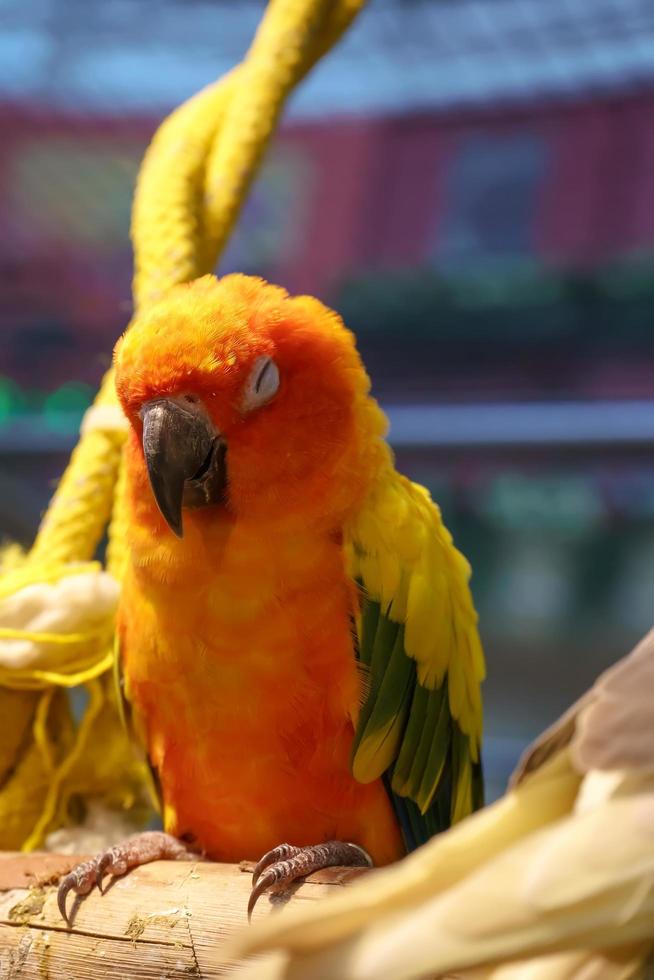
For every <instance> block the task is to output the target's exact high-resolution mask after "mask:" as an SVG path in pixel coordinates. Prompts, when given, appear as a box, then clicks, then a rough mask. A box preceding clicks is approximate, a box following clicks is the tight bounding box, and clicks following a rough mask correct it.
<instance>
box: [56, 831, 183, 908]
mask: <svg viewBox="0 0 654 980" xmlns="http://www.w3.org/2000/svg"><path fill="white" fill-rule="evenodd" d="M200 859H201V858H200V855H199V854H197V852H193V851H192V850H191V849H190V848H189V847H188V845H186V844H184V843H183V842H182V841H181V840H177V838H176V837H172V836H171V835H170V834H164V833H163V831H160V830H151V831H148V832H146V833H144V834H136V835H135V836H134V837H129V838H128V839H127V840H125V841H123V842H122V843H121V844H116V846H115V847H111V848H109V849H108V850H106V851H102V853H101V854H96V856H95V857H93V858H91V859H90V861H83V862H82V863H81V864H78V865H77V866H76V867H75V868H73V870H72V871H70V872H69V873H68V874H67V875H66V877H65V878H62V879H61V881H60V882H59V888H58V890H57V905H58V906H59V911H60V912H61V914H62V916H63V918H64V920H65V922H66V924H67V925H70V919H69V917H68V912H67V911H66V897H67V895H68V892H69V891H74V892H75V894H76V895H88V893H89V892H90V891H91V889H92V888H93V886H94V885H97V886H98V888H99V889H100V891H102V879H103V878H104V876H105V875H107V874H108V875H111V876H112V877H114V878H115V877H117V876H118V875H124V874H125V873H126V872H127V871H129V870H130V868H138V867H139V866H140V865H141V864H148V863H149V862H150V861H197V860H200Z"/></svg>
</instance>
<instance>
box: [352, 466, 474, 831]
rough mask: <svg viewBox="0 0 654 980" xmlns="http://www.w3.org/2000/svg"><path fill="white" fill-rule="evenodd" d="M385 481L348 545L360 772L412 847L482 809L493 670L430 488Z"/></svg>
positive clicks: (391, 475)
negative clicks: (362, 679) (486, 705)
mask: <svg viewBox="0 0 654 980" xmlns="http://www.w3.org/2000/svg"><path fill="white" fill-rule="evenodd" d="M386 477H387V478H386V479H385V480H384V481H382V482H381V483H380V484H379V485H378V487H377V488H376V490H375V492H374V493H373V494H372V495H371V497H370V498H369V500H368V501H367V502H366V505H365V506H364V507H363V508H362V510H361V512H360V513H359V514H358V515H357V518H356V520H354V521H353V522H352V523H351V524H350V526H349V527H348V529H347V534H346V539H345V548H346V555H347V559H348V566H349V571H350V574H351V575H352V577H353V578H354V579H355V580H356V581H357V582H358V583H359V585H360V589H361V609H360V614H359V616H358V617H357V635H358V656H359V660H360V662H361V665H362V668H363V670H364V672H365V674H366V683H365V688H366V695H365V699H364V702H363V705H362V706H361V710H360V713H359V717H358V719H357V724H356V732H355V738H354V744H353V749H352V771H353V773H354V775H355V777H356V778H357V779H358V780H359V781H361V782H364V783H367V782H371V781H372V780H374V779H379V778H383V779H384V781H385V783H386V786H387V788H388V791H389V793H390V795H391V798H392V799H393V803H394V805H395V808H396V812H397V814H398V818H399V820H400V823H401V826H402V828H403V831H404V836H405V840H406V843H407V847H408V848H411V847H413V846H415V845H417V844H420V843H422V842H424V841H425V840H427V839H428V838H429V837H430V836H432V835H433V834H434V833H436V832H438V831H439V830H443V829H445V827H447V826H449V825H450V824H451V823H455V822H457V821H458V820H460V819H461V818H462V817H464V816H466V815H467V814H468V813H470V812H471V811H472V810H473V809H476V808H477V807H479V806H480V805H481V804H482V799H483V791H482V777H481V763H480V754H479V753H480V746H481V733H482V706H481V693H480V685H481V681H482V680H483V677H484V673H485V670H484V658H483V653H482V650H481V644H480V641H479V635H478V631H477V614H476V612H475V609H474V606H473V602H472V597H471V594H470V589H469V586H468V579H469V577H470V568H469V566H468V563H467V562H466V560H465V559H464V558H463V556H462V555H461V554H460V552H458V551H457V550H456V548H455V547H454V545H453V543H452V538H451V536H450V534H449V533H448V531H447V529H446V528H445V527H444V525H443V523H442V521H441V516H440V512H439V510H438V508H437V506H436V505H435V504H434V503H433V501H432V500H431V499H430V497H429V494H428V493H427V491H426V490H424V488H423V487H419V486H417V485H416V484H413V483H411V482H410V481H409V480H406V479H405V478H404V477H402V476H400V475H399V474H397V473H396V472H395V471H394V470H389V471H387V474H386Z"/></svg>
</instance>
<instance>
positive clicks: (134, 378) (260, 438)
mask: <svg viewBox="0 0 654 980" xmlns="http://www.w3.org/2000/svg"><path fill="white" fill-rule="evenodd" d="M114 360H115V369H116V389H117V392H118V396H119V399H120V402H121V404H122V407H123V410H124V412H125V414H126V416H127V418H128V420H129V422H130V424H131V428H132V436H131V440H130V446H129V450H128V452H129V460H130V467H131V469H132V471H133V468H134V467H136V471H137V475H138V474H139V473H140V475H141V476H143V477H145V474H147V479H148V480H149V483H150V487H151V489H152V493H153V495H154V499H155V500H156V503H157V505H158V508H159V510H160V512H161V514H162V515H163V517H164V518H165V520H166V522H167V523H168V525H169V526H170V528H171V529H172V530H173V531H174V532H175V534H177V535H178V536H179V537H181V536H182V533H183V522H184V517H183V515H184V512H185V511H187V510H192V509H196V508H204V507H206V506H208V505H216V506H218V507H220V508H222V509H223V510H226V511H228V512H230V513H232V514H234V515H240V516H242V517H253V518H257V519H269V518H273V517H274V516H275V515H276V514H277V515H278V514H279V513H280V508H281V509H283V510H284V511H288V510H290V509H293V510H294V511H295V512H296V513H298V515H300V516H302V518H303V519H306V520H316V519H321V520H325V519H326V520H331V521H333V520H337V519H342V518H343V517H344V515H345V514H347V512H348V509H350V508H351V507H352V506H353V505H355V504H356V502H357V501H358V500H359V499H360V496H361V493H362V492H363V491H364V490H365V487H366V486H367V483H368V481H369V479H370V474H371V470H372V468H373V467H374V458H375V446H377V447H378V446H379V445H380V441H379V439H378V438H375V437H376V436H380V435H382V434H383V431H384V429H385V420H384V418H383V416H382V414H381V412H380V411H379V409H378V408H377V407H376V405H375V403H374V401H373V400H372V399H371V398H370V397H369V394H368V393H369V387H370V385H369V380H368V376H367V374H366V372H365V369H364V367H363V365H362V363H361V359H360V357H359V355H358V353H357V351H356V347H355V344H354V339H353V336H352V334H351V333H350V331H348V330H347V329H346V328H345V327H344V325H343V323H342V321H341V319H340V317H338V316H337V315H336V314H335V313H334V312H332V311H331V310H329V309H327V307H325V306H323V304H322V303H320V302H319V301H318V300H316V299H312V298H311V297H307V296H299V297H289V296H288V294H287V293H286V292H285V291H284V290H283V289H281V288H279V287H277V286H271V285H269V284H268V283H266V282H264V281H263V280H261V279H258V278H254V277H249V276H243V275H230V276H225V277H224V278H222V279H216V278H215V277H214V276H204V277H203V278H201V279H197V280H195V281H194V282H192V283H190V284H187V285H182V286H177V287H175V288H174V289H172V290H171V291H170V292H169V293H167V295H166V296H165V298H164V299H163V300H161V301H160V302H159V303H157V304H156V305H154V306H152V307H151V308H149V309H148V311H147V312H146V313H144V314H142V315H141V316H139V317H137V319H136V321H135V323H134V324H133V326H132V327H131V329H130V330H129V331H128V332H127V333H126V334H125V335H124V336H123V337H122V338H121V339H120V340H119V342H118V344H117V345H116V350H115V356H114ZM143 483H145V479H144V480H143Z"/></svg>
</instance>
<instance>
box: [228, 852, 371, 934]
mask: <svg viewBox="0 0 654 980" xmlns="http://www.w3.org/2000/svg"><path fill="white" fill-rule="evenodd" d="M334 867H350V868H372V858H371V857H370V855H369V854H368V853H367V852H366V851H364V849H363V848H362V847H359V846H358V844H345V843H343V841H340V840H328V841H326V842H325V843H324V844H313V845H312V846H311V847H295V846H294V845H293V844H280V845H279V847H273V849H272V851H268V853H267V854H264V856H263V857H262V858H261V860H260V861H259V863H258V864H257V866H256V868H255V869H254V872H253V874H252V891H251V892H250V900H249V902H248V919H250V918H251V917H252V912H253V911H254V906H255V905H256V904H257V901H258V900H259V898H260V897H261V895H263V893H264V892H265V891H268V890H269V889H273V891H274V892H275V893H279V892H283V891H284V890H285V889H286V888H288V886H289V885H290V884H291V883H292V882H294V881H296V880H297V879H298V878H304V877H306V875H310V874H313V872H314V871H320V870H321V869H322V868H334Z"/></svg>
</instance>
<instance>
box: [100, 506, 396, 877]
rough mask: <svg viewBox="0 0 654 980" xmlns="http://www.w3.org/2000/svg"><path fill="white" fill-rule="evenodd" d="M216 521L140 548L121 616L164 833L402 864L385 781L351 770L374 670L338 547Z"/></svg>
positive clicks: (221, 844) (237, 852)
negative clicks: (355, 627)
mask: <svg viewBox="0 0 654 980" xmlns="http://www.w3.org/2000/svg"><path fill="white" fill-rule="evenodd" d="M206 530H207V529H206V527H204V528H203V526H202V517H201V516H200V517H199V518H198V520H197V521H196V520H194V519H193V520H190V521H188V529H187V532H186V535H185V540H184V549H183V552H182V551H181V547H178V544H177V542H172V545H168V544H167V545H166V547H165V548H164V546H163V545H161V546H159V548H158V549H155V551H154V553H153V552H152V550H151V549H150V550H147V551H146V550H143V551H139V548H138V546H137V547H135V548H133V549H132V562H131V565H130V567H129V571H128V574H127V579H126V582H125V588H124V591H123V599H122V602H121V609H120V615H119V632H120V639H121V656H122V659H123V670H124V674H125V679H126V690H127V694H128V697H129V700H130V702H131V705H132V709H133V712H134V715H135V718H136V721H137V726H138V728H139V730H140V733H141V734H142V737H143V738H144V740H145V742H146V745H147V749H148V754H149V757H150V761H151V763H152V764H153V765H154V767H155V769H156V770H157V772H158V776H159V780H160V783H161V787H162V795H163V804H164V822H165V824H166V829H167V830H169V831H170V832H172V833H175V834H177V835H178V836H182V835H186V836H187V837H188V838H190V839H193V840H195V841H196V842H197V843H198V845H199V846H200V847H201V848H202V849H204V850H205V851H206V852H207V853H208V854H209V855H210V856H212V857H214V858H217V859H221V860H229V861H238V860H241V859H244V858H250V859H257V858H258V857H259V856H260V855H261V854H262V853H264V852H265V851H266V850H267V849H269V848H270V847H274V846H275V845H276V844H279V843H280V842H282V841H286V840H288V841H290V842H292V843H294V844H299V845H303V844H311V843H316V842H319V841H321V840H327V839H330V838H335V839H344V840H353V841H355V842H357V843H359V844H361V845H362V846H364V847H366V849H367V850H369V851H370V852H371V854H372V856H373V859H375V861H376V862H377V863H386V862H388V861H391V860H394V859H395V858H397V857H398V856H399V855H400V854H401V852H402V845H401V842H400V837H399V833H398V830H397V826H396V823H395V818H394V816H393V813H392V809H391V806H390V803H389V802H388V799H387V797H386V793H385V790H384V788H383V786H382V784H381V783H380V782H379V781H377V782H375V783H372V784H370V785H367V786H363V785H361V784H359V783H357V782H356V781H355V780H354V779H353V777H352V775H351V773H350V767H349V756H350V749H351V743H352V738H353V731H354V728H353V718H354V717H355V716H356V713H357V709H358V705H359V703H360V699H361V686H362V679H361V677H360V675H359V672H358V669H357V665H356V659H355V654H354V648H353V638H352V612H353V609H354V603H355V601H356V596H355V591H354V586H353V585H352V583H351V582H350V581H349V580H348V578H347V575H346V573H345V569H344V563H343V556H342V549H341V546H340V544H339V543H338V542H336V541H334V540H333V539H331V538H329V537H327V536H325V537H321V538H314V539H308V538H304V539H303V536H302V534H300V533H296V534H293V535H289V534H288V533H284V534H283V535H280V536H279V538H277V539H276V538H275V535H274V533H270V534H261V533H259V532H258V531H257V529H255V528H251V529H243V528H239V527H238V526H232V527H230V528H228V529H223V532H222V533H215V534H209V535H208V534H207V533H206ZM137 545H138V542H137Z"/></svg>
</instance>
